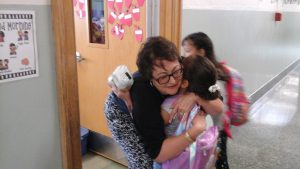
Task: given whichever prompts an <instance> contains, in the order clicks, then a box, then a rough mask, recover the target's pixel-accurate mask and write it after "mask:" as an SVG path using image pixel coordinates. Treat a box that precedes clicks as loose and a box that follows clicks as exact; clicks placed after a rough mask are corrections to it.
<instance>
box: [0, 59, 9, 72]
mask: <svg viewBox="0 0 300 169" xmlns="http://www.w3.org/2000/svg"><path fill="white" fill-rule="evenodd" d="M8 64H9V61H8V59H0V70H7V69H8Z"/></svg>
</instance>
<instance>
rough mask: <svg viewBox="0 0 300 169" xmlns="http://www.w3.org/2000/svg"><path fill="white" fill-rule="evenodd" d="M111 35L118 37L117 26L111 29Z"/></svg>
mask: <svg viewBox="0 0 300 169" xmlns="http://www.w3.org/2000/svg"><path fill="white" fill-rule="evenodd" d="M111 33H112V34H113V35H116V36H119V35H120V32H119V26H118V25H115V26H114V27H113V28H112V30H111Z"/></svg>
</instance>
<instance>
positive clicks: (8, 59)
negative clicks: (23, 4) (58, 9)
mask: <svg viewBox="0 0 300 169" xmlns="http://www.w3.org/2000/svg"><path fill="white" fill-rule="evenodd" d="M37 58H38V53H37V42H36V27H35V13H34V11H11V10H10V11H8V10H0V83H4V82H9V81H14V80H20V79H26V78H32V77H37V76H38V75H39V71H38V59H37Z"/></svg>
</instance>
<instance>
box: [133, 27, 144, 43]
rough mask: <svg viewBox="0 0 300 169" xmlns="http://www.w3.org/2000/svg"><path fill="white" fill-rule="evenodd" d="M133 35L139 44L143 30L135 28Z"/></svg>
mask: <svg viewBox="0 0 300 169" xmlns="http://www.w3.org/2000/svg"><path fill="white" fill-rule="evenodd" d="M134 33H135V40H136V41H137V42H141V41H142V40H143V30H142V29H140V28H139V27H137V28H136V30H135V31H134Z"/></svg>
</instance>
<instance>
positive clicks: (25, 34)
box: [23, 31, 29, 40]
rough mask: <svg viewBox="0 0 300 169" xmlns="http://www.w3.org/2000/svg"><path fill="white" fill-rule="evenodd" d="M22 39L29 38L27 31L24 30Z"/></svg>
mask: <svg viewBox="0 0 300 169" xmlns="http://www.w3.org/2000/svg"><path fill="white" fill-rule="evenodd" d="M23 36H24V40H29V37H28V31H24V35H23Z"/></svg>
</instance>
